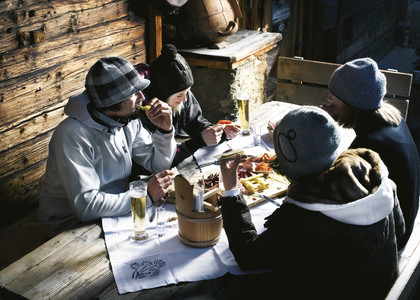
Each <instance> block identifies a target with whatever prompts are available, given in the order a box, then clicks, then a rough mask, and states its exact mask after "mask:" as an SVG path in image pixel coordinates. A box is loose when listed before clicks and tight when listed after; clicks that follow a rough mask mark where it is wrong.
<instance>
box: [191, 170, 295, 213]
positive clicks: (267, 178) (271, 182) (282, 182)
mask: <svg viewBox="0 0 420 300" xmlns="http://www.w3.org/2000/svg"><path fill="white" fill-rule="evenodd" d="M209 176H213V177H216V176H217V177H218V176H219V169H218V168H215V169H213V170H211V171H208V172H205V173H202V176H201V177H195V178H191V179H190V180H191V181H192V182H194V181H198V180H200V179H202V178H209ZM258 176H259V177H258V179H260V180H261V182H262V183H263V184H265V185H266V186H267V187H268V188H266V189H258V186H257V184H256V183H253V186H254V187H256V191H255V192H254V193H251V192H250V191H248V190H246V189H242V190H243V193H242V194H243V196H244V198H245V200H246V202H247V204H248V206H249V207H253V206H255V205H257V204H259V203H261V202H263V201H266V200H265V199H264V198H262V197H261V196H259V195H258V194H263V195H265V196H267V197H270V198H274V197H278V196H282V195H284V194H285V193H286V190H287V187H288V186H289V181H288V180H287V179H286V178H285V177H284V176H282V175H279V174H277V173H275V172H271V173H265V174H264V173H262V174H258ZM217 181H218V178H217Z"/></svg>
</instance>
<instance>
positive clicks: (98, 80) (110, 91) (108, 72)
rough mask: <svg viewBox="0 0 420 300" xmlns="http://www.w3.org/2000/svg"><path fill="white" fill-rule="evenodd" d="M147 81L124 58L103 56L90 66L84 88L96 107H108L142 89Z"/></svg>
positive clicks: (147, 83) (146, 84)
mask: <svg viewBox="0 0 420 300" xmlns="http://www.w3.org/2000/svg"><path fill="white" fill-rule="evenodd" d="M149 83H150V81H149V80H147V79H144V78H143V77H141V76H140V75H139V73H138V72H137V70H136V69H135V68H134V67H133V65H132V64H130V63H129V62H128V61H126V60H125V59H123V58H121V57H104V58H101V59H100V60H98V61H97V62H96V63H95V64H94V65H93V66H92V67H91V68H90V70H89V72H88V74H87V76H86V83H85V88H86V91H87V93H88V96H89V98H90V100H91V101H92V102H93V103H94V104H95V106H96V107H108V106H111V105H114V104H116V103H119V102H121V101H124V100H125V99H127V98H129V97H131V95H133V94H134V93H137V92H139V91H142V90H144V89H145V88H146V87H147V86H148V85H149Z"/></svg>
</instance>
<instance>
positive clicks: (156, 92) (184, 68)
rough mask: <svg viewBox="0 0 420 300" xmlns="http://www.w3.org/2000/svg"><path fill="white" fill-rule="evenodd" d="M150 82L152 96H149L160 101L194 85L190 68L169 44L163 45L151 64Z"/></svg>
mask: <svg viewBox="0 0 420 300" xmlns="http://www.w3.org/2000/svg"><path fill="white" fill-rule="evenodd" d="M150 81H151V84H150V90H151V92H152V94H153V95H149V96H153V97H157V98H159V99H160V100H162V101H166V100H167V99H168V98H169V96H171V95H173V94H175V93H178V92H180V91H183V90H185V89H187V88H189V87H191V86H192V85H193V84H194V78H193V74H192V72H191V68H190V66H189V65H188V63H187V62H186V61H185V59H184V58H183V57H182V56H181V55H180V54H179V53H178V51H177V49H176V47H175V46H174V45H171V44H166V45H164V46H163V47H162V52H161V55H160V56H159V57H158V58H156V59H155V60H154V61H153V62H152V63H151V65H150Z"/></svg>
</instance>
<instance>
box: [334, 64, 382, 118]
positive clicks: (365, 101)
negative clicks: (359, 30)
mask: <svg viewBox="0 0 420 300" xmlns="http://www.w3.org/2000/svg"><path fill="white" fill-rule="evenodd" d="M328 87H329V89H330V92H331V93H332V94H333V95H334V96H336V97H338V98H339V99H340V100H341V101H343V102H345V103H347V104H348V105H350V106H352V107H354V108H358V109H361V110H375V109H378V108H380V107H381V106H382V99H383V98H384V96H385V94H386V78H385V75H384V74H382V73H381V71H379V69H378V65H377V64H376V62H375V61H374V60H372V59H370V58H368V57H366V58H359V59H355V60H352V61H350V62H348V63H346V64H344V65H342V66H341V67H339V68H338V69H336V70H335V71H334V73H333V75H332V76H331V78H330V83H329V85H328Z"/></svg>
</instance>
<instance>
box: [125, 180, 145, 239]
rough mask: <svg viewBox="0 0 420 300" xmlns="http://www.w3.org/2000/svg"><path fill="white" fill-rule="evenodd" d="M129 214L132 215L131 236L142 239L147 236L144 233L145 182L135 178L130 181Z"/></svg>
mask: <svg viewBox="0 0 420 300" xmlns="http://www.w3.org/2000/svg"><path fill="white" fill-rule="evenodd" d="M129 186H130V196H131V214H132V215H133V234H132V236H131V238H132V239H133V240H136V241H142V240H145V239H147V238H148V237H149V236H148V235H147V233H146V197H147V182H146V181H143V180H135V181H132V182H130V185H129Z"/></svg>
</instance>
